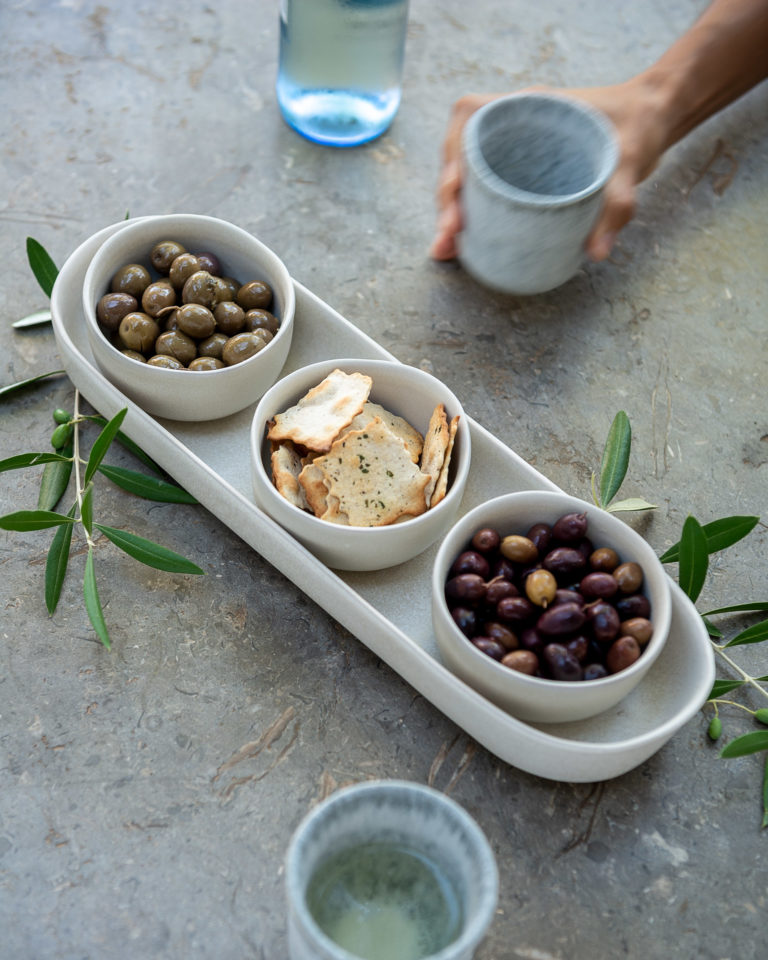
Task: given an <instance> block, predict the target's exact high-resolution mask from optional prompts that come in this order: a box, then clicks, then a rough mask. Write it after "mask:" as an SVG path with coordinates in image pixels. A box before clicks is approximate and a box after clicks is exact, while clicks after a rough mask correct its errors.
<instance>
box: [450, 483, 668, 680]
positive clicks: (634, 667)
mask: <svg viewBox="0 0 768 960" xmlns="http://www.w3.org/2000/svg"><path fill="white" fill-rule="evenodd" d="M530 496H536V497H540V498H542V500H544V501H545V502H546V501H547V500H549V501H550V502H551V503H552V505H553V506H554V504H555V503H556V502H560V503H562V502H563V501H566V502H568V503H569V504H571V505H573V506H574V507H583V508H586V509H588V510H591V511H592V512H593V513H594V512H595V511H598V510H601V508H600V507H596V506H595V505H594V504H590V503H588V502H587V501H586V500H582V499H580V498H579V497H573V496H571V495H570V494H568V493H558V492H557V491H554V490H520V491H517V492H516V493H507V494H502V496H500V497H494V498H493V499H491V500H486V501H485V502H484V503H481V504H478V506H476V507H474V508H473V509H472V510H470V511H469V512H468V513H466V514H464V516H463V517H462V518H461V519H460V520H458V521H457V522H456V523H455V524H454V525H453V527H452V528H451V530H450V531H449V532H448V533H447V534H446V536H445V538H444V539H443V541H442V543H441V544H440V547H439V548H438V552H437V556H436V557H435V562H434V565H433V567H432V591H433V594H434V595H435V596H437V597H439V598H440V609H441V611H442V613H443V614H444V616H445V620H446V623H447V626H448V627H449V629H450V630H451V632H452V634H453V636H454V637H455V638H456V639H458V640H460V641H461V648H462V649H463V650H465V651H466V653H467V655H468V656H469V657H471V658H472V659H473V660H474V662H475V663H478V664H482V665H483V666H482V667H480V669H489V670H490V671H491V675H494V674H495V675H496V676H498V677H507V678H510V675H511V679H512V680H513V681H514V682H515V683H520V684H521V685H522V686H528V687H530V688H531V690H536V689H539V690H541V689H549V690H552V691H555V690H559V691H563V690H564V689H568V690H582V689H583V690H585V691H586V690H597V689H604V688H605V687H611V686H617V685H619V684H620V683H621V682H622V681H625V680H626V679H628V678H629V677H632V676H634V674H636V673H640V672H641V671H645V670H646V669H648V668H649V667H650V666H651V664H653V662H654V660H656V658H657V657H658V656H659V654H660V653H661V651H662V649H663V647H664V644H665V643H666V641H667V636H668V634H669V627H670V623H671V619H672V598H671V593H670V590H669V583H668V581H667V574H666V572H665V571H664V568H663V567H662V566H661V562H660V560H659V558H658V557H657V556H656V554H655V553H654V551H653V548H652V547H651V545H650V544H649V543H648V541H647V540H645V539H644V538H643V537H642V536H640V534H639V533H637V531H636V530H633V529H632V528H631V527H629V526H627V525H626V524H623V526H624V527H625V528H626V531H627V532H628V534H629V535H630V539H631V540H633V541H634V542H636V543H637V544H638V548H639V549H640V550H641V552H646V553H648V554H649V560H652V562H651V566H652V567H653V568H654V569H655V571H656V574H657V575H658V583H659V587H660V591H659V596H658V597H657V598H656V602H655V603H654V604H653V606H652V608H651V622H652V623H653V625H654V631H653V634H652V635H651V639H650V640H649V641H648V644H647V645H646V647H645V649H644V650H643V651H642V653H641V656H640V657H638V659H637V660H635V662H634V663H633V664H631V665H630V666H629V667H627V668H626V669H624V670H619V671H618V673H612V674H609V675H608V676H606V677H599V678H598V679H597V680H589V681H586V682H583V683H568V682H567V681H564V680H552V679H550V678H549V677H532V676H530V675H529V674H527V673H521V672H520V671H514V670H510V669H509V667H505V666H503V664H501V663H499V662H498V661H497V660H494V659H493V658H492V657H489V656H488V655H487V654H485V653H483V652H482V651H480V650H478V649H477V648H476V647H475V646H474V645H473V644H472V642H471V640H469V638H468V637H466V636H465V635H464V634H463V633H462V632H461V630H459V628H458V626H457V625H456V624H455V623H454V622H453V618H452V617H451V615H450V611H449V609H448V604H447V603H446V600H445V582H446V577H447V575H448V570H449V568H450V564H451V562H452V560H453V559H455V555H454V554H455V547H451V548H450V550H449V549H448V544H449V541H450V540H452V539H453V537H454V536H455V535H457V532H458V530H459V529H464V527H465V526H466V527H467V528H470V527H472V526H473V525H475V519H474V518H475V517H478V518H479V517H481V516H483V515H484V514H485V513H487V512H488V510H489V508H490V509H492V508H493V507H500V506H501V505H502V504H503V503H510V504H512V503H514V502H515V501H516V500H517V499H519V498H522V497H530ZM563 512H565V511H563ZM602 513H604V514H605V515H606V517H609V518H610V520H609V522H610V523H612V522H613V521H615V522H616V523H622V522H623V521H621V520H619V519H618V518H617V517H613V516H612V515H611V514H609V513H608V512H607V511H604V510H603V511H602ZM532 522H534V523H536V522H539V521H536V520H533V521H532ZM544 522H546V521H544ZM464 539H465V538H464V537H462V540H464ZM467 539H468V538H467ZM590 539H591V538H590ZM608 546H610V544H608ZM630 559H631V558H630ZM622 562H626V561H624V560H622ZM636 562H640V563H641V566H642V567H643V575H644V578H645V580H646V583H647V574H646V565H645V563H643V562H641V561H636ZM649 599H650V597H649ZM659 601H660V605H661V610H658V609H657V604H658V602H659ZM657 616H658V620H657V619H656V618H657ZM657 626H658V628H659V629H657Z"/></svg>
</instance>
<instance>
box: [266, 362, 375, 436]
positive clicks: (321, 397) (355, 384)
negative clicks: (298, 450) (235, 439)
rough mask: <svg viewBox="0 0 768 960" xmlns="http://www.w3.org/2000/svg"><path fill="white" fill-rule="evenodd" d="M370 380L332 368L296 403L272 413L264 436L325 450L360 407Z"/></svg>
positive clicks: (360, 375) (369, 389) (367, 390)
mask: <svg viewBox="0 0 768 960" xmlns="http://www.w3.org/2000/svg"><path fill="white" fill-rule="evenodd" d="M372 382H373V381H372V380H371V378H370V377H368V376H366V375H365V374H363V373H344V372H343V371H342V370H334V371H333V373H331V374H329V375H328V376H327V377H326V378H325V380H323V382H322V383H319V384H318V385H317V386H316V387H313V388H312V389H311V390H310V391H309V393H307V394H306V395H305V396H303V397H302V398H301V400H299V402H298V403H297V404H295V405H294V406H292V407H289V409H288V410H285V411H284V412H283V413H278V414H276V415H275V417H274V419H273V420H272V421H271V423H270V424H269V429H268V430H267V438H268V439H269V440H273V441H280V440H291V441H293V443H296V444H301V445H302V446H304V447H306V448H307V449H308V450H315V451H318V452H320V453H325V452H326V451H328V450H330V448H331V444H332V443H333V441H334V439H335V438H336V437H337V436H338V435H339V433H340V432H341V431H342V430H343V429H344V427H346V426H348V425H349V424H350V423H351V422H352V420H353V419H354V418H355V417H356V416H357V414H358V413H360V411H361V410H362V409H363V404H364V403H365V402H366V400H367V399H368V395H369V393H370V392H371V386H372Z"/></svg>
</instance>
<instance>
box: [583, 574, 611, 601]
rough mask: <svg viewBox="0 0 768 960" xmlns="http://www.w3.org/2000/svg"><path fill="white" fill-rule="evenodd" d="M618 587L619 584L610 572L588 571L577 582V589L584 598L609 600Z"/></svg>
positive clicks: (588, 599)
mask: <svg viewBox="0 0 768 960" xmlns="http://www.w3.org/2000/svg"><path fill="white" fill-rule="evenodd" d="M618 589H619V585H618V584H617V583H616V581H615V580H614V579H613V577H612V576H611V575H610V573H598V572H595V573H588V574H587V575H586V577H584V579H583V580H582V581H581V583H580V584H579V591H580V592H581V594H582V596H583V597H584V599H585V600H587V601H590V600H597V599H598V598H600V599H601V600H610V599H611V597H612V596H613V595H614V594H615V593H616V591H617V590H618Z"/></svg>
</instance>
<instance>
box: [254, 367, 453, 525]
mask: <svg viewBox="0 0 768 960" xmlns="http://www.w3.org/2000/svg"><path fill="white" fill-rule="evenodd" d="M361 364H362V365H365V366H367V367H368V368H372V369H374V370H376V369H380V370H385V369H386V368H387V367H390V368H405V369H407V370H409V371H413V372H414V373H415V374H416V375H417V376H419V377H421V378H424V379H427V380H428V381H433V382H434V383H436V384H439V385H440V387H441V388H442V389H443V390H444V391H445V392H446V393H447V395H448V397H449V398H450V402H451V405H452V408H453V409H452V413H451V416H455V415H456V414H458V415H459V418H460V419H459V424H458V427H457V433H456V435H457V437H458V435H459V431H461V438H462V439H461V443H460V445H459V448H458V453H459V455H458V456H457V457H456V458H455V460H453V459H452V466H453V469H454V471H455V472H454V474H453V480H452V482H451V484H450V487H449V488H448V491H447V493H446V495H445V497H444V498H443V499H442V500H441V501H440V503H438V504H436V506H434V507H431V508H429V509H428V510H426V511H425V512H424V513H422V514H420V515H419V516H418V517H411V518H410V519H409V520H403V521H401V522H400V523H390V524H387V526H384V527H358V526H341V527H339V526H338V525H337V524H333V523H330V522H329V521H328V520H321V519H320V517H316V516H315V515H314V514H312V513H308V512H307V511H306V510H302V509H300V508H299V507H297V506H296V505H295V504H293V503H291V502H290V501H289V500H286V498H285V497H283V496H282V494H281V493H279V491H278V490H277V488H276V487H275V485H274V483H273V482H272V478H271V477H270V475H269V473H268V471H267V468H266V466H265V464H264V457H263V449H264V427H265V425H266V423H267V420H268V419H269V418H270V417H271V416H272V415H273V413H274V412H275V411H274V410H268V409H267V408H268V406H269V405H270V403H271V397H272V396H274V393H275V391H276V390H278V389H282V388H283V387H284V386H285V383H286V381H288V380H292V379H295V380H296V381H298V380H300V379H304V377H307V376H308V374H309V373H310V372H312V371H314V370H317V371H318V372H320V371H321V370H325V371H326V372H325V373H323V374H322V375H321V376H320V379H319V380H318V381H317V382H318V383H320V382H321V380H323V379H324V378H325V377H326V376H327V375H328V374H329V373H330V372H331V371H332V370H334V369H336V368H337V367H351V366H353V365H361ZM358 372H363V373H364V372H365V370H362V371H358ZM371 376H372V378H373V386H372V388H371V395H372V396H373V394H374V393H375V392H376V377H375V375H374V374H371ZM312 386H314V384H311V385H310V386H308V387H306V388H300V389H303V391H304V392H303V393H300V392H298V391H297V394H298V395H297V397H296V400H293V401H292V402H293V403H296V402H297V401H298V399H299V398H300V397H301V396H303V395H304V393H306V391H307V390H310V389H311V388H312ZM374 402H375V401H374ZM446 406H447V404H446ZM392 412H393V413H396V412H397V411H394V410H393V411H392ZM398 415H399V414H398ZM470 442H471V441H470V439H469V427H468V425H467V416H466V413H465V412H464V408H463V407H462V405H461V402H460V401H459V399H458V398H457V397H456V395H455V394H454V393H453V391H452V390H451V389H450V388H449V387H448V386H446V384H444V383H443V381H442V380H438V378H437V377H435V376H433V375H432V374H431V373H427V372H426V370H420V369H419V368H418V367H411V366H409V365H408V364H405V363H401V362H400V361H399V360H365V359H362V358H360V359H355V358H354V357H353V358H348V357H340V358H337V359H335V360H320V361H317V362H316V363H311V364H307V365H306V366H304V367H299V369H298V370H294V371H292V372H291V373H288V374H286V375H285V376H283V377H280V378H279V379H278V380H277V381H276V383H274V384H272V386H271V387H270V388H269V390H267V391H265V393H264V396H263V397H262V398H261V399H260V400H259V401H258V404H257V406H256V410H255V412H254V415H253V420H252V422H251V458H252V460H253V461H254V462H255V466H256V470H257V472H258V473H259V476H260V479H261V481H262V486H263V488H264V489H265V490H266V491H268V493H267V496H268V497H269V498H270V499H271V500H273V501H274V502H275V503H278V504H280V506H283V505H285V506H286V507H289V508H290V509H291V511H293V512H294V515H295V516H296V517H297V519H298V518H299V517H300V518H302V520H300V521H299V522H302V521H303V522H306V523H307V529H308V530H311V529H313V528H314V529H315V530H317V531H318V532H320V531H326V532H328V535H329V536H332V535H333V534H332V533H330V531H331V530H334V529H336V530H339V531H342V532H343V534H344V536H345V537H353V538H354V537H372V536H374V537H378V538H379V539H383V538H384V537H393V536H395V535H396V532H397V531H398V530H402V529H411V528H413V526H415V525H416V524H418V523H426V522H428V521H429V520H431V519H434V517H435V515H436V514H437V512H438V511H440V512H445V510H446V509H448V508H449V507H451V506H452V505H453V502H454V501H455V500H456V498H457V497H460V496H461V495H462V491H463V487H464V485H465V483H466V479H467V476H468V474H469V467H470V461H471V451H470ZM455 449H456V447H455V446H454V450H455Z"/></svg>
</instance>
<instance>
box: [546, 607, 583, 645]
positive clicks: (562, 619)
mask: <svg viewBox="0 0 768 960" xmlns="http://www.w3.org/2000/svg"><path fill="white" fill-rule="evenodd" d="M586 619H587V618H586V615H585V614H584V611H583V610H582V608H581V607H580V606H579V605H578V603H561V604H558V606H556V607H550V608H549V609H548V610H545V611H544V613H542V615H541V616H540V617H539V619H538V620H537V621H536V629H537V630H538V631H539V633H543V634H544V636H545V637H562V636H564V635H565V634H568V633H575V631H576V630H580V629H581V628H582V627H583V626H584V622H585V620H586Z"/></svg>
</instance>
